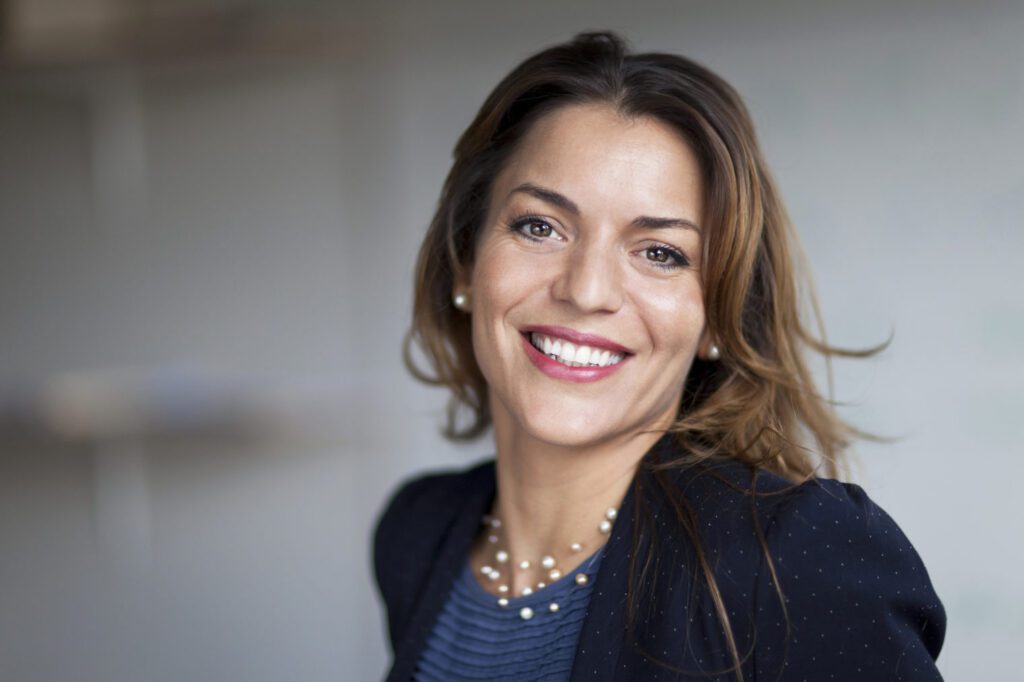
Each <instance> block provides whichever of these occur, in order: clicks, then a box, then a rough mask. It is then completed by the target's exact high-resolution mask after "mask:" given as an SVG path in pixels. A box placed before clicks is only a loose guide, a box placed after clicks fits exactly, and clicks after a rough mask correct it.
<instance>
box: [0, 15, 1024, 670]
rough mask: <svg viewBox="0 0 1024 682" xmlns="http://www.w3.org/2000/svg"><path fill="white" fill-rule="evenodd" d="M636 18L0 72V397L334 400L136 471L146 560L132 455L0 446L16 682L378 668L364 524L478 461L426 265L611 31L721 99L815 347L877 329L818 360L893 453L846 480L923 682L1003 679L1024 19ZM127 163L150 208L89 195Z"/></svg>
mask: <svg viewBox="0 0 1024 682" xmlns="http://www.w3.org/2000/svg"><path fill="white" fill-rule="evenodd" d="M642 7H643V8H642V9H637V7H636V6H635V5H630V6H629V7H627V6H626V4H625V3H610V2H609V3H586V4H583V3H579V4H577V3H550V2H545V3H541V2H532V1H531V2H527V3H525V5H524V3H518V4H507V5H505V6H502V7H498V6H497V5H495V6H486V7H485V6H482V4H481V3H471V2H447V3H445V4H444V5H443V6H441V7H438V6H437V3H419V4H415V5H413V4H411V3H410V6H407V7H404V8H403V7H400V8H395V7H391V8H387V10H385V9H383V8H382V9H380V10H365V9H364V12H368V14H366V15H365V16H363V17H362V19H361V20H362V21H364V23H363V24H362V26H363V31H364V32H363V35H362V37H363V41H362V43H361V46H362V47H360V48H358V49H355V50H354V52H353V54H354V55H355V56H354V57H350V58H347V59H343V60H342V59H317V60H313V59H306V60H294V61H276V62H270V63H268V62H255V61H254V62H250V63H244V62H243V63H237V62H234V63H216V64H205V65H179V66H162V67H148V68H128V69H117V70H110V69H106V70H96V69H94V70H90V71H83V72H72V73H59V74H54V73H51V72H46V71H43V72H39V73H16V74H10V73H9V74H5V75H0V328H2V330H3V332H2V341H0V378H2V379H3V380H4V382H5V383H4V384H0V392H2V390H4V389H6V388H7V387H9V386H10V385H12V384H13V383H14V382H15V381H16V380H17V381H34V380H39V379H42V378H43V377H45V376H48V375H49V374H51V373H53V372H58V371H63V370H70V369H76V368H92V367H109V366H120V365H135V366H149V365H166V364H175V365H189V366H195V367H199V368H209V369H213V370H229V371H233V372H253V373H260V374H266V373H272V374H274V375H279V376H283V377H306V378H308V377H316V378H317V379H318V380H321V381H324V382H327V383H331V384H333V385H335V386H337V387H339V390H340V391H341V393H342V395H343V397H344V401H343V403H342V407H343V409H341V410H340V411H339V414H338V415H337V421H338V423H339V424H340V425H341V427H342V428H340V429H338V431H339V432H340V433H341V436H340V437H338V438H337V439H336V440H335V441H332V442H331V443H329V444H327V445H322V444H321V445H318V446H311V445H308V444H306V445H303V444H289V443H287V442H285V443H277V444H258V445H252V446H250V447H240V446H238V445H234V446H227V445H224V444H219V445H214V444H211V443H209V442H207V441H204V440H201V439H190V440H185V441H181V442H177V441H160V440H158V441H155V442H149V441H146V442H138V441H136V442H133V443H131V444H130V447H129V448H128V449H129V450H130V451H131V452H132V453H134V454H133V455H130V456H132V457H134V458H135V459H134V460H132V461H134V464H133V465H132V466H133V468H131V469H130V470H131V471H133V472H134V474H133V476H134V478H133V479H132V480H133V481H134V485H135V486H136V492H137V493H139V495H138V496H137V497H135V498H131V500H130V501H129V507H128V508H131V509H136V510H138V511H139V513H140V514H142V515H143V517H144V518H142V519H141V520H139V521H138V523H139V524H141V525H142V526H143V527H144V530H143V532H141V533H140V534H139V535H138V537H139V538H141V539H140V542H141V546H142V548H143V551H142V552H141V553H140V554H138V555H136V559H137V561H135V560H133V561H134V563H133V562H132V561H127V562H126V561H125V558H124V555H122V554H117V553H111V552H110V551H109V545H108V544H104V543H105V541H104V538H105V537H106V536H105V535H104V533H106V532H107V530H109V529H105V527H104V523H105V521H104V519H105V517H104V515H103V507H102V504H101V503H102V502H103V500H104V499H106V498H105V497H104V494H105V493H104V492H103V491H104V490H105V489H104V488H103V487H102V485H103V481H104V480H105V479H103V471H105V469H103V467H104V466H105V465H104V462H107V463H109V462H111V461H115V462H116V461H119V460H117V457H119V455H117V454H116V453H117V452H118V451H119V450H118V444H117V443H114V445H113V447H114V452H115V454H114V455H110V451H111V450H110V448H111V445H110V444H109V443H104V444H102V447H100V446H95V445H93V446H70V445H60V444H52V443H51V444H45V445H44V444H40V443H38V442H30V441H17V442H15V441H11V443H6V442H5V444H4V445H3V446H0V548H2V549H0V594H2V595H3V602H4V608H3V609H0V678H2V679H5V680H6V679H12V680H58V679H69V680H70V679H75V680H139V679H145V680H178V679H192V680H221V679H248V680H278V679H302V680H327V679H374V678H377V677H379V676H380V675H381V672H382V671H383V670H384V666H385V663H386V649H385V640H384V626H383V622H382V620H381V618H382V613H381V611H380V606H379V604H378V602H377V599H376V596H375V595H374V593H373V590H374V587H373V582H372V577H371V573H370V558H369V542H370V537H369V532H370V525H371V523H372V521H373V518H374V516H375V514H376V513H377V511H378V510H379V507H380V505H381V504H382V503H383V498H384V496H385V494H386V493H387V492H388V491H389V490H391V488H392V487H393V486H394V485H395V483H396V482H397V480H398V479H399V478H401V477H404V476H406V475H409V474H411V473H412V472H413V471H414V470H419V469H423V468H433V467H439V466H446V465H450V464H455V463H465V462H469V461H471V460H473V459H476V458H477V457H481V456H484V455H487V454H488V453H489V452H490V445H489V444H488V443H486V442H480V443H479V444H476V445H472V446H467V447H464V448H461V449H459V448H455V447H453V446H451V445H448V444H445V443H444V442H443V441H442V440H441V439H440V437H438V436H437V435H436V426H437V425H438V424H439V421H440V412H441V408H442V406H443V400H444V396H443V395H441V394H439V393H436V392H434V391H432V390H430V389H427V388H424V387H421V386H418V385H417V384H415V383H414V381H413V380H412V379H411V378H409V377H408V376H407V375H406V374H405V372H404V370H403V368H402V367H401V362H400V359H399V343H400V339H401V334H402V333H403V331H404V330H405V327H406V324H407V318H408V311H409V307H410V284H411V268H412V263H413V259H414V257H415V251H416V248H417V246H418V242H419V240H420V238H421V235H422V232H423V229H424V227H425V225H426V222H427V220H428V219H429V217H430V213H431V209H432V208H433V206H434V203H435V202H436V199H437V192H438V190H439V188H440V184H441V181H442V179H443V177H444V174H445V172H446V171H447V166H448V163H449V159H450V150H451V147H452V145H453V144H454V141H455V138H456V137H457V135H458V134H459V132H460V131H461V130H462V129H463V128H464V127H465V125H466V124H468V123H469V121H470V119H471V117H472V115H473V114H474V113H475V110H476V107H478V106H479V104H480V102H481V101H482V99H483V97H484V96H485V95H486V93H487V92H488V90H489V89H490V88H491V87H492V86H493V85H494V84H495V83H496V82H497V80H498V78H500V77H501V76H502V75H504V73H505V72H506V71H507V70H508V69H509V68H510V67H511V66H512V65H513V64H515V63H517V62H518V61H519V60H520V59H521V58H523V57H525V56H526V55H528V54H530V53H531V52H533V51H535V50H536V49H538V48H540V47H542V46H544V45H548V44H551V43H553V42H557V41H561V40H564V39H567V38H568V37H570V36H571V35H572V33H574V32H575V31H578V30H584V29H593V28H604V27H609V28H616V29H619V30H621V31H623V32H624V34H625V35H626V36H627V37H628V38H630V39H631V40H632V42H633V44H634V45H635V47H637V48H639V49H659V50H670V51H677V52H680V53H683V54H686V55H688V56H691V57H693V58H696V59H698V60H700V61H702V62H704V63H706V64H707V65H708V66H710V67H711V68H713V69H714V70H716V71H718V72H719V73H721V74H722V75H723V76H724V77H726V78H727V79H728V80H730V81H731V82H732V83H733V84H734V85H735V86H736V87H737V88H738V89H739V90H740V92H741V93H742V94H743V95H744V96H745V98H746V100H747V102H748V104H749V105H750V107H751V110H752V112H753V115H754V117H755V119H756V122H757V124H758V129H759V132H760V136H761V139H762V143H763V145H764V147H765V150H766V154H767V156H768V158H769V160H770V162H771V164H772V167H773V168H774V170H775V173H776V175H777V178H778V180H779V182H780V184H781V187H782V190H783V194H784V196H785V197H786V199H787V202H788V206H789V208H790V211H791V213H792V215H793V218H794V220H795V222H796V223H797V226H798V229H799V230H800V232H801V234H802V235H803V238H804V241H805V244H806V247H807V250H808V252H809V255H810V258H811V262H812V263H813V265H814V268H815V275H816V277H817V282H818V287H819V294H820V297H821V302H822V306H823V310H824V313H825V318H826V322H827V324H828V328H829V335H830V337H829V338H830V340H831V341H833V342H835V343H838V344H840V345H849V346H862V345H868V344H872V343H875V342H878V341H881V340H882V339H884V338H885V336H886V335H887V334H888V332H889V331H890V329H892V330H894V331H895V340H894V342H893V345H892V347H891V349H890V350H889V351H888V352H886V353H885V354H884V355H883V356H882V357H881V358H878V359H874V360H870V361H861V362H856V361H845V362H842V363H841V364H839V365H837V366H836V382H837V397H838V398H839V399H840V400H844V401H847V402H849V403H851V405H850V406H849V407H848V408H845V409H844V414H845V415H846V416H848V417H850V418H851V419H852V420H854V421H855V422H856V423H858V424H860V425H862V426H864V427H865V428H867V429H869V430H875V431H878V432H882V433H884V434H887V435H902V436H904V438H903V440H902V441H901V442H899V443H897V444H895V445H888V446H878V445H870V444H863V445H861V446H860V447H859V452H860V453H861V457H860V461H861V469H860V476H859V478H858V480H859V482H861V483H862V484H863V485H865V487H866V488H867V489H868V491H869V493H870V494H871V495H872V497H874V498H875V499H876V500H877V501H878V502H879V503H880V504H881V505H882V506H883V507H884V508H885V509H886V510H888V511H889V512H890V513H891V514H892V516H893V517H894V518H895V519H896V520H897V522H899V524H900V525H901V527H902V528H903V529H904V530H905V532H906V533H907V534H908V536H909V537H910V538H911V540H912V541H913V542H914V544H915V546H916V547H917V549H918V551H919V552H920V553H921V555H922V557H923V558H924V560H925V563H926V565H927V566H928V568H929V571H930V573H931V576H932V579H933V581H934V583H935V586H936V588H937V590H938V592H939V595H940V597H941V598H942V599H943V601H944V603H945V605H946V607H947V610H948V614H949V618H950V624H949V630H948V635H947V640H946V646H945V649H944V651H943V653H942V656H941V658H940V669H941V670H942V671H943V673H944V674H945V675H946V676H947V677H948V678H949V679H977V678H978V675H979V667H981V668H982V669H983V671H984V675H983V676H984V677H985V678H986V679H1009V678H1011V677H1012V676H1013V675H1014V674H1015V672H1016V670H1015V668H1014V667H1013V664H1012V663H1011V660H1012V659H1011V657H1010V656H1009V655H1008V654H1009V653H1010V652H1011V643H1016V642H1019V641H1020V640H1021V638H1022V636H1024V616H1022V615H1021V614H1024V582H1022V581H1021V579H1020V578H1019V577H1018V576H1019V574H1020V571H1021V569H1022V568H1024V560H1022V554H1021V549H1020V543H1019V542H1017V541H1016V540H1017V539H1018V538H1020V537H1024V517H1022V515H1020V514H1018V513H1016V509H1015V507H1014V506H1013V504H1014V502H1015V501H1016V500H1015V497H1016V495H1015V493H1016V489H1015V485H1016V481H1017V480H1018V479H1019V478H1020V476H1021V474H1024V465H1022V463H1021V462H1022V460H1021V458H1020V457H1019V456H1017V455H1019V454H1020V452H1021V448H1020V446H1019V443H1020V441H1021V439H1022V436H1024V429H1022V427H1021V421H1020V420H1019V419H1018V418H1017V414H1016V413H1017V412H1018V411H1019V410H1020V408H1021V406H1022V399H1021V394H1020V390H1019V386H1020V385H1021V383H1022V380H1024V359H1022V357H1024V356H1022V354H1021V351H1020V349H1021V347H1022V346H1024V323H1022V320H1024V315H1022V313H1024V286H1021V281H1020V276H1019V275H1018V274H1016V273H1017V272H1018V268H1017V267H1016V265H1017V264H1016V262H1015V260H1016V259H1017V256H1018V254H1019V253H1022V252H1024V230H1022V216H1024V210H1022V201H1024V167H1022V165H1021V164H1020V163H1019V153H1020V152H1019V150H1021V149H1024V48H1022V47H1020V41H1019V36H1020V35H1024V6H1021V5H1019V4H1013V3H1005V4H997V3H978V2H970V3H968V2H963V3H959V4H955V3H942V4H940V3H924V2H921V3H902V4H900V6H899V7H898V8H897V7H891V6H889V4H888V3H876V4H873V5H872V4H869V3H863V2H857V3H844V4H839V3H818V4H811V3H807V4H806V6H805V5H801V4H798V3H793V2H788V3H781V5H780V3H772V4H771V7H769V6H768V5H766V4H764V3H754V2H744V3H675V2H662V3H647V4H646V5H643V6H642ZM374 11H377V12H379V13H380V14H379V15H375V14H373V12H374ZM111 106H113V107H114V108H115V110H116V111H117V112H120V114H117V116H121V118H117V117H116V116H115V118H113V119H111V118H109V115H110V114H109V107H111ZM104 107H108V108H107V109H105V108H104ZM104 112H108V113H107V114H104ZM105 116H107V118H105ZM125 117H127V118H126V119H125ZM111 120H113V121H114V122H115V123H117V122H121V123H120V124H119V125H113V126H112V127H111V125H110V121H111ZM125 120H127V123H124V121H125ZM104 121H106V123H104ZM133 131H134V132H133ZM132 135H135V136H136V138H137V139H136V138H132ZM111 136H112V137H111ZM119 136H126V137H119ZM97 139H99V140H101V143H97ZM133 139H136V141H141V146H139V145H137V144H135V143H133V142H132V140H133ZM111 149H113V150H114V151H115V152H116V151H117V150H119V149H127V150H128V152H127V153H126V154H122V155H120V156H117V155H115V159H122V160H123V159H127V161H124V163H126V164H128V165H129V166H131V164H132V163H134V164H136V166H134V168H135V170H136V171H141V177H142V179H141V181H139V178H138V177H137V176H138V175H139V173H138V172H133V173H128V174H122V175H121V176H118V175H117V173H116V172H114V173H113V174H112V175H110V174H109V172H110V171H109V166H104V165H102V164H103V159H104V158H106V157H105V156H104V154H107V155H109V154H110V153H111V152H110V150H111ZM139 149H141V150H142V152H143V154H142V155H141V156H132V154H131V150H136V151H138V150H139ZM97 164H100V166H99V167H100V168H101V169H107V170H106V171H102V170H101V171H100V172H97V171H96V169H97ZM115 167H119V166H116V163H115ZM104 172H107V173H108V175H104ZM97 177H99V178H100V180H103V178H107V181H109V182H113V183H114V184H113V185H112V187H113V189H110V187H111V185H109V184H104V181H98V180H97ZM110 178H113V179H112V180H111V179H110ZM120 187H136V188H141V189H143V190H145V192H144V195H143V196H141V197H134V195H133V198H128V197H125V196H124V195H123V194H119V193H118V191H117V189H118V188H120ZM111 197H113V199H111ZM111 202H112V203H111ZM398 420H401V422H400V423H401V426H400V427H396V423H398ZM97 453H99V454H97ZM111 457H113V458H114V459H113V460H112V459H111ZM140 482H141V483H140ZM132 500H133V501H132ZM132 505H134V506H132Z"/></svg>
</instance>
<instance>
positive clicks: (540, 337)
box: [530, 332, 625, 367]
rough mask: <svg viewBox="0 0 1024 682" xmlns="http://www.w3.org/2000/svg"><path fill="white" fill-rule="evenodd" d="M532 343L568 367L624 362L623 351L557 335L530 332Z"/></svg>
mask: <svg viewBox="0 0 1024 682" xmlns="http://www.w3.org/2000/svg"><path fill="white" fill-rule="evenodd" d="M530 343H531V344H532V345H533V347H534V348H536V349H537V350H539V351H540V352H542V353H544V355H546V356H547V357H549V358H551V359H552V360H554V361H556V362H560V363H561V364H563V365H566V366H568V367H609V366H611V365H617V364H618V363H620V362H622V359H623V358H624V357H625V355H624V354H622V353H616V352H614V351H611V350H608V349H604V348H596V347H592V346H585V345H577V344H574V343H572V342H571V341H568V340H566V339H561V338H559V337H557V336H547V335H545V334H538V333H537V332H531V333H530Z"/></svg>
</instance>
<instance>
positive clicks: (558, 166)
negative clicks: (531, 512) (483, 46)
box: [460, 104, 708, 447]
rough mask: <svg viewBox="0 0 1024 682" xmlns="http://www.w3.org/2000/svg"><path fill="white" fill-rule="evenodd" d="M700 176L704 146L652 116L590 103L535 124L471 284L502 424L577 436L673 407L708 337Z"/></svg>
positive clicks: (657, 422) (514, 160)
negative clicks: (694, 145) (696, 146)
mask: <svg viewBox="0 0 1024 682" xmlns="http://www.w3.org/2000/svg"><path fill="white" fill-rule="evenodd" d="M701 189H702V188H701V177H700V169H699V166H698V162H697V159H696V157H695V156H694V154H693V152H692V151H691V150H690V148H689V146H688V145H687V144H686V143H685V142H684V141H683V139H682V138H681V137H680V136H679V134H678V133H676V132H675V131H674V130H673V129H672V128H670V127H669V126H667V125H666V124H664V123H662V122H660V121H658V120H656V119H653V118H639V119H632V120H627V119H624V118H622V117H621V116H620V115H619V114H617V113H616V112H615V111H614V110H613V109H612V108H610V107H608V106H607V105H599V104H587V105H570V106H566V107H563V108H560V109H557V110H555V111H553V112H551V113H549V114H547V115H545V116H544V117H542V118H541V119H540V120H539V121H537V122H536V124H534V126H533V127H532V129H531V130H530V131H529V132H528V133H527V134H526V136H525V137H524V139H523V140H522V142H521V144H520V146H519V148H518V149H517V150H516V151H515V153H514V154H513V156H512V157H511V159H510V160H509V162H508V164H507V165H506V166H505V167H504V168H503V169H502V171H501V173H500V174H499V175H498V176H497V178H496V179H495V182H494V185H493V187H492V192H491V198H490V205H489V210H488V215H487V219H486V221H485V223H484V225H483V226H482V227H481V229H482V230H483V231H482V233H481V235H480V237H479V241H478V245H477V250H476V260H475V263H474V265H473V268H472V272H471V274H470V278H469V281H468V282H462V283H461V284H460V288H461V289H462V290H463V291H465V292H466V293H467V294H468V296H469V304H468V307H469V310H470V314H471V315H472V329H473V350H474V352H475V354H476V359H477V362H478V363H479V365H480V369H481V371H482V372H483V375H484V377H485V378H486V380H487V383H488V387H489V395H490V403H491V409H492V412H493V415H494V421H495V424H496V426H497V425H501V424H505V425H508V426H509V427H510V428H512V429H516V430H521V431H524V432H525V433H526V434H528V435H529V436H532V437H534V438H537V439H539V440H541V441H544V442H547V443H551V444H557V445H562V446H570V447H579V446H587V445H595V444H600V443H602V442H609V441H610V440H612V439H616V438H621V437H623V436H628V435H630V434H633V433H635V432H636V431H638V430H641V429H644V428H649V427H655V428H657V427H664V426H665V425H667V424H668V423H669V422H670V421H671V420H672V419H673V418H674V417H675V416H676V411H677V409H678V405H679V401H680V397H681V393H682V388H683V383H684V381H685V379H686V375H687V373H688V372H689V369H690V366H691V363H692V362H693V358H694V355H695V354H696V353H697V351H698V348H700V349H701V351H702V352H706V348H705V346H706V344H707V341H708V339H706V338H704V337H705V334H704V328H705V323H704V320H705V317H704V304H703V297H702V292H701V280H700V268H701V252H702V248H701V234H700V228H699V226H700V225H701V219H702V205H701V196H702V194H701ZM538 345H539V346H540V348H537V347H536V346H538ZM570 351H571V353H570ZM581 355H582V357H581ZM552 356H555V357H552ZM570 357H571V358H572V359H571V361H570ZM580 361H582V362H583V363H585V365H584V366H576V365H578V363H579V362H580ZM570 362H571V363H573V364H570Z"/></svg>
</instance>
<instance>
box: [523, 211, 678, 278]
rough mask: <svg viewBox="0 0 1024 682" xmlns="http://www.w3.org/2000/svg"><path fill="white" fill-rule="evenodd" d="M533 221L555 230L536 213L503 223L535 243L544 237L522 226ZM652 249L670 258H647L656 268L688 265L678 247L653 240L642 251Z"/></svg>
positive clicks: (669, 268) (665, 268)
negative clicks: (665, 260) (669, 261)
mask: <svg viewBox="0 0 1024 682" xmlns="http://www.w3.org/2000/svg"><path fill="white" fill-rule="evenodd" d="M533 223H543V224H544V225H547V226H548V227H549V228H550V229H551V231H552V232H554V231H555V230H554V228H553V227H551V224H550V223H549V222H548V221H547V220H545V219H544V218H541V217H540V216H536V215H523V216H519V217H517V218H513V219H512V220H510V221H509V222H507V223H505V226H506V227H507V228H508V229H509V230H510V231H512V232H514V233H516V234H517V235H519V236H520V237H522V238H523V239H528V240H530V241H531V242H535V243H536V242H542V241H544V240H545V239H546V237H536V236H534V235H532V234H529V233H527V232H524V231H523V228H524V227H526V226H528V225H530V224H533ZM654 250H661V251H665V252H666V253H668V256H669V258H671V259H672V262H671V263H659V262H657V261H652V260H648V262H649V263H650V264H651V265H653V266H654V267H656V268H659V269H661V270H675V269H676V268H685V267H688V266H689V265H690V261H689V259H687V257H686V256H684V255H683V254H682V252H681V251H679V249H676V248H675V247H673V246H669V245H668V244H663V243H660V242H655V243H654V244H652V245H650V246H648V247H647V248H646V249H644V251H648V252H649V251H654Z"/></svg>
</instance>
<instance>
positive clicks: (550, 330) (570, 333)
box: [523, 325, 632, 354]
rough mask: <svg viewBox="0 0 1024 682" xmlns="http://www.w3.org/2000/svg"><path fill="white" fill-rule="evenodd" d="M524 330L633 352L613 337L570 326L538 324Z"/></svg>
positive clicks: (574, 341) (587, 344)
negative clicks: (607, 337) (613, 339)
mask: <svg viewBox="0 0 1024 682" xmlns="http://www.w3.org/2000/svg"><path fill="white" fill-rule="evenodd" d="M523 332H524V333H526V334H529V333H530V332H536V333H538V334H543V335H545V336H557V337H559V338H562V339H565V340H567V341H571V342H573V343H575V344H576V345H578V346H590V347H591V348H604V349H606V350H610V351H614V352H616V353H624V354H632V352H631V351H630V350H629V349H628V348H626V347H625V346H622V345H620V344H617V343H615V342H614V341H612V340H611V339H606V338H605V337H603V336H599V335H597V334H590V333H587V332H580V331H576V330H575V329H569V328H568V327H559V326H556V325H537V326H531V327H527V328H525V329H524V330H523Z"/></svg>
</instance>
